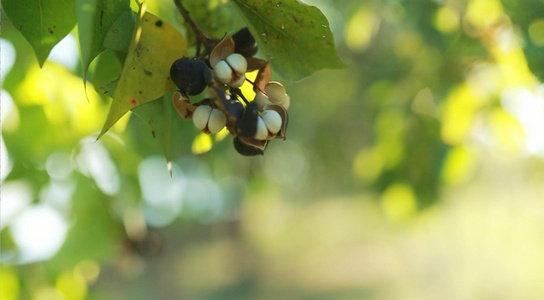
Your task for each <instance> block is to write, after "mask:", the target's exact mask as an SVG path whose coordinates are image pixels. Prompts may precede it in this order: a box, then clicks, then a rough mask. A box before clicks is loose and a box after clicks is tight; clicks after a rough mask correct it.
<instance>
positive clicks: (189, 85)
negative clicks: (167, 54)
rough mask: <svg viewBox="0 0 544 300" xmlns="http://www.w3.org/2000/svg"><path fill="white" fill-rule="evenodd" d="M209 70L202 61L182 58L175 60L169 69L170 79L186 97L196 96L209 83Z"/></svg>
mask: <svg viewBox="0 0 544 300" xmlns="http://www.w3.org/2000/svg"><path fill="white" fill-rule="evenodd" d="M209 73H210V69H209V68H208V65H206V63H205V62H204V61H202V60H199V59H196V58H193V57H183V58H180V59H178V60H176V61H175V62H174V63H173V64H172V66H171V67H170V78H171V79H172V81H173V82H174V84H175V85H176V86H177V87H178V88H179V89H180V90H181V91H182V92H183V93H184V94H186V95H189V96H192V95H198V94H200V93H202V91H203V90H204V89H205V88H206V86H207V85H208V82H209V77H210V76H209Z"/></svg>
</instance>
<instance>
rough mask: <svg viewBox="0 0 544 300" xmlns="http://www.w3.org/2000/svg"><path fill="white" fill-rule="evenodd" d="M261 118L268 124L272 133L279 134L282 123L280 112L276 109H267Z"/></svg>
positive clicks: (267, 126)
mask: <svg viewBox="0 0 544 300" xmlns="http://www.w3.org/2000/svg"><path fill="white" fill-rule="evenodd" d="M261 118H262V119H263V121H264V124H265V125H266V128H267V129H268V131H269V132H270V133H271V134H274V135H275V134H277V133H278V132H279V131H280V129H281V125H282V120H281V116H280V114H279V113H278V112H277V111H275V110H265V111H264V112H263V114H262V115H261Z"/></svg>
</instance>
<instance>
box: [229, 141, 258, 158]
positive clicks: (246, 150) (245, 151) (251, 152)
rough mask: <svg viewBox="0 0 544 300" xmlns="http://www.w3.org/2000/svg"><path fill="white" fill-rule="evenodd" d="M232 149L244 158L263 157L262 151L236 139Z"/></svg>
mask: <svg viewBox="0 0 544 300" xmlns="http://www.w3.org/2000/svg"><path fill="white" fill-rule="evenodd" d="M234 149H236V151H238V153H240V154H242V155H244V156H255V155H263V154H264V151H263V150H262V149H259V148H256V147H254V146H251V145H249V144H246V143H244V142H242V141H240V139H239V138H238V137H236V138H235V139H234Z"/></svg>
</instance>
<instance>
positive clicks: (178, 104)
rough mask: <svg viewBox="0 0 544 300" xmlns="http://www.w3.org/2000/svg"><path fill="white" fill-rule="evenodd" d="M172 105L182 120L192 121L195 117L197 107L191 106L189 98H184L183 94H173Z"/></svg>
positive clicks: (177, 92)
mask: <svg viewBox="0 0 544 300" xmlns="http://www.w3.org/2000/svg"><path fill="white" fill-rule="evenodd" d="M172 104H173V105H174V108H175V109H176V111H177V112H178V114H179V115H180V116H181V118H182V119H184V120H190V119H191V118H192V117H193V113H194V111H195V109H196V105H194V104H191V102H190V101H189V98H188V97H186V96H183V95H182V94H181V92H179V91H176V92H174V93H173V94H172Z"/></svg>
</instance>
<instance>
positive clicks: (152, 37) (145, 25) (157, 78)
mask: <svg viewBox="0 0 544 300" xmlns="http://www.w3.org/2000/svg"><path fill="white" fill-rule="evenodd" d="M183 56H187V43H186V41H185V38H184V37H183V35H181V33H179V32H178V31H177V30H176V29H175V28H174V27H173V26H172V25H170V24H168V23H166V22H165V21H163V20H161V19H159V18H158V17H157V16H155V15H153V14H150V13H147V12H145V2H143V3H142V5H141V7H140V11H139V12H138V20H137V22H136V26H135V28H134V35H133V38H132V41H131V43H130V47H129V53H128V55H127V59H126V61H125V64H124V67H123V72H122V73H121V78H120V79H119V83H118V84H117V88H116V89H115V93H114V94H113V101H112V103H111V107H110V111H109V113H108V117H107V119H106V122H105V124H104V127H103V128H102V131H101V133H100V135H99V136H98V138H100V137H101V136H102V135H103V134H104V133H106V132H107V131H108V129H110V128H111V126H113V125H114V124H115V123H116V122H117V121H118V120H119V119H120V118H121V117H122V116H123V115H124V114H125V113H127V112H128V111H129V110H131V109H133V108H135V107H138V106H140V105H143V104H146V103H148V102H151V101H153V100H155V99H157V98H159V97H162V96H163V95H164V94H165V93H167V92H168V91H170V90H171V89H172V88H173V87H174V83H173V82H172V80H170V66H171V65H172V63H173V62H174V61H175V60H176V59H178V58H180V57H183Z"/></svg>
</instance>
